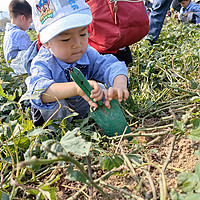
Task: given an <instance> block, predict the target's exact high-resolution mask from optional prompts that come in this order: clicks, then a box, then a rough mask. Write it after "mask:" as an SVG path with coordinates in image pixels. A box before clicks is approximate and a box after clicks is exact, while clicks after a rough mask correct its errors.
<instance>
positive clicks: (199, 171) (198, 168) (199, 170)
mask: <svg viewBox="0 0 200 200" xmlns="http://www.w3.org/2000/svg"><path fill="white" fill-rule="evenodd" d="M195 174H196V175H197V176H198V177H199V180H200V161H198V162H197V164H196V166H195Z"/></svg>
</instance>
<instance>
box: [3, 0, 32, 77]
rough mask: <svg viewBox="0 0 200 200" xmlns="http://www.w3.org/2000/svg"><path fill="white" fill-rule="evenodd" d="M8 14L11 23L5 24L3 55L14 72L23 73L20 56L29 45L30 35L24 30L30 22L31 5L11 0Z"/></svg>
mask: <svg viewBox="0 0 200 200" xmlns="http://www.w3.org/2000/svg"><path fill="white" fill-rule="evenodd" d="M9 15H10V18H11V23H7V24H6V31H5V36H4V41H3V51H4V57H5V59H6V62H7V64H8V66H10V67H11V68H13V70H14V72H15V74H23V73H26V71H25V69H24V66H23V61H22V60H21V58H22V56H23V54H24V53H25V51H26V50H27V49H28V48H29V46H30V45H31V40H30V37H29V36H28V34H27V33H26V32H25V31H26V30H27V29H28V28H29V26H30V24H31V23H32V10H31V6H30V5H29V3H28V2H27V1H26V0H12V1H11V2H10V4H9Z"/></svg>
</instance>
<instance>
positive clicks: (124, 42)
mask: <svg viewBox="0 0 200 200" xmlns="http://www.w3.org/2000/svg"><path fill="white" fill-rule="evenodd" d="M86 3H87V4H88V5H89V6H90V8H91V11H92V16H93V21H92V23H91V24H90V25H89V27H88V29H89V32H90V36H89V44H90V45H91V46H92V47H94V48H95V49H96V50H97V51H98V52H100V53H108V52H109V51H110V52H112V51H115V50H118V49H119V48H122V47H126V46H128V45H131V44H133V43H135V42H137V41H139V40H141V39H142V38H143V37H144V36H145V35H146V34H147V33H148V31H149V18H148V16H147V13H146V10H145V7H144V3H143V0H86Z"/></svg>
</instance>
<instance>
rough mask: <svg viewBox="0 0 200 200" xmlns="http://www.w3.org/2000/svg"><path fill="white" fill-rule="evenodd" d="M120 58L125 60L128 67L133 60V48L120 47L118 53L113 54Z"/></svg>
mask: <svg viewBox="0 0 200 200" xmlns="http://www.w3.org/2000/svg"><path fill="white" fill-rule="evenodd" d="M113 55H114V56H116V57H117V58H118V60H119V61H124V62H125V63H126V66H127V67H128V65H129V64H131V63H132V62H133V58H132V54H131V50H130V48H129V47H125V48H123V49H119V50H118V51H117V53H115V54H113Z"/></svg>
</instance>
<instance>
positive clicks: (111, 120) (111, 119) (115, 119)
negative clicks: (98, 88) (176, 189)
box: [70, 67, 131, 137]
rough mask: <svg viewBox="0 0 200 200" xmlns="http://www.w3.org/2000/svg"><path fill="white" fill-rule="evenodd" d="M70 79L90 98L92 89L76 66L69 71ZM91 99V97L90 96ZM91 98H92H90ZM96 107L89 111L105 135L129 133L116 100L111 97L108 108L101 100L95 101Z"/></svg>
mask: <svg viewBox="0 0 200 200" xmlns="http://www.w3.org/2000/svg"><path fill="white" fill-rule="evenodd" d="M70 75H71V77H72V79H73V80H74V81H75V82H76V84H77V85H78V86H79V87H80V88H81V89H82V90H83V91H84V92H85V94H86V95H87V96H88V97H89V98H90V93H91V91H92V90H93V88H92V86H91V85H90V84H89V82H88V81H87V79H86V78H85V77H84V75H83V74H82V72H81V71H80V70H79V69H77V68H76V67H74V68H72V69H71V71H70ZM90 99H91V98H90ZM91 100H93V99H91ZM95 103H97V105H98V107H97V108H96V109H93V110H92V111H91V117H92V118H93V119H94V120H95V121H96V123H97V124H98V126H99V127H100V128H102V130H103V133H104V134H106V135H107V136H110V137H112V136H115V135H116V133H117V134H118V135H121V134H123V133H124V132H125V133H130V132H131V130H130V128H129V126H128V124H127V121H126V119H125V117H124V115H123V113H122V111H121V109H120V106H119V104H118V101H117V100H116V99H113V100H112V101H111V102H110V105H111V108H110V109H108V108H107V107H106V106H105V105H104V104H103V102H102V101H98V102H95Z"/></svg>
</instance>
